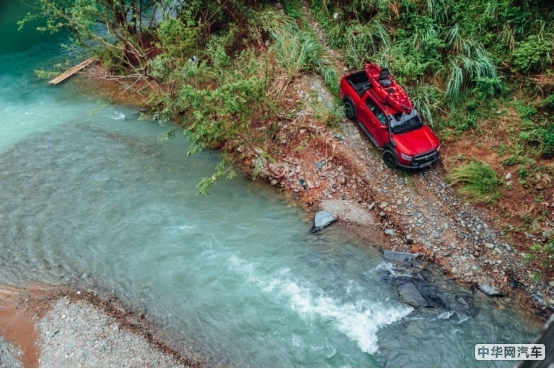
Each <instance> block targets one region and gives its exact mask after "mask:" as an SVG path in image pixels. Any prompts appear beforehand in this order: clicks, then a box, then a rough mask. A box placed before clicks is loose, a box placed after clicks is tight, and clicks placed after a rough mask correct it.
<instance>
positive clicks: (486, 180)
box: [448, 161, 502, 203]
mask: <svg viewBox="0 0 554 369" xmlns="http://www.w3.org/2000/svg"><path fill="white" fill-rule="evenodd" d="M448 180H449V181H450V183H451V184H458V185H460V187H459V189H458V192H459V193H460V195H462V196H463V197H465V198H466V199H467V200H469V201H473V202H481V203H490V202H494V201H496V200H498V199H499V198H500V192H499V189H500V186H501V185H502V182H500V180H499V179H498V177H497V175H496V173H495V171H494V170H493V169H492V168H491V167H490V166H489V165H487V164H485V163H483V162H479V161H472V162H470V163H468V164H464V165H462V166H460V167H458V168H456V169H454V170H453V171H452V173H450V174H449V175H448Z"/></svg>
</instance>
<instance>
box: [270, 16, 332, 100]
mask: <svg viewBox="0 0 554 369" xmlns="http://www.w3.org/2000/svg"><path fill="white" fill-rule="evenodd" d="M271 34H272V36H273V38H274V39H275V43H274V44H273V46H272V47H271V51H272V52H273V54H274V55H275V57H276V59H277V61H278V62H279V64H280V65H281V67H282V68H283V70H284V71H285V72H286V73H287V75H288V76H289V77H291V78H295V77H299V76H300V75H302V74H304V73H310V72H311V73H317V74H319V75H320V76H321V77H322V78H323V80H324V82H325V85H326V86H327V88H328V89H329V91H330V92H331V93H332V94H333V96H338V94H339V81H340V77H339V74H338V72H337V70H336V69H335V68H334V67H333V65H332V63H331V62H330V61H329V60H328V59H327V58H325V56H324V55H323V47H322V46H321V44H320V43H319V40H318V39H317V37H316V36H315V35H314V34H313V33H311V32H308V31H305V30H301V29H299V28H298V26H296V25H295V24H292V23H287V24H284V25H282V26H281V27H279V28H275V29H273V30H271Z"/></svg>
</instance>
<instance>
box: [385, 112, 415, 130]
mask: <svg viewBox="0 0 554 369" xmlns="http://www.w3.org/2000/svg"><path fill="white" fill-rule="evenodd" d="M390 124H391V129H392V131H393V132H394V133H403V132H408V131H411V130H413V129H416V128H419V127H421V126H422V125H423V123H422V122H421V119H420V118H419V115H418V114H417V110H415V109H412V111H411V113H410V114H404V113H402V115H400V116H399V115H393V117H392V119H391V120H390Z"/></svg>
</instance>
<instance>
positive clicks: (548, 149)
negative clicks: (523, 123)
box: [520, 124, 554, 157]
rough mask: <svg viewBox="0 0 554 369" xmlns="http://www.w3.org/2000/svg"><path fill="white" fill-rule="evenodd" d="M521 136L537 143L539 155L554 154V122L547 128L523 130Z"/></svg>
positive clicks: (532, 142) (534, 143)
mask: <svg viewBox="0 0 554 369" xmlns="http://www.w3.org/2000/svg"><path fill="white" fill-rule="evenodd" d="M520 138H521V139H522V140H524V141H526V142H528V143H530V144H532V145H535V146H536V147H537V150H538V154H539V155H542V156H546V157H551V156H552V155H554V124H549V125H548V126H546V127H545V128H535V129H533V130H530V131H526V132H521V133H520Z"/></svg>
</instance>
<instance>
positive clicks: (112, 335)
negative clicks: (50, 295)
mask: <svg viewBox="0 0 554 369" xmlns="http://www.w3.org/2000/svg"><path fill="white" fill-rule="evenodd" d="M37 326H38V329H39V331H40V341H41V342H39V344H38V345H39V348H40V352H41V356H40V367H111V368H124V367H125V368H126V367H131V368H132V367H135V368H138V367H183V365H182V364H181V363H180V362H179V361H178V360H177V359H175V358H174V357H172V356H170V355H168V354H165V353H163V352H161V351H160V350H158V349H156V348H155V347H154V346H153V345H151V344H150V343H149V342H148V341H147V340H146V338H144V337H142V336H139V335H137V334H135V333H133V332H130V331H128V330H125V329H121V327H120V326H119V325H118V324H117V322H116V321H115V319H114V318H112V317H110V316H108V315H106V314H103V313H100V312H99V311H97V310H96V309H95V308H94V306H92V305H91V304H89V303H85V302H79V301H77V302H70V301H69V300H68V299H66V298H62V299H59V300H58V301H56V302H55V303H54V305H53V307H52V309H51V310H50V311H49V312H48V313H47V314H46V315H45V316H44V317H43V318H42V319H41V320H40V321H39V322H38V324H37ZM0 342H1V341H0ZM1 347H2V346H1V345H0V350H2V349H1ZM2 360H3V355H2V357H0V363H2V362H3V361H2ZM8 366H11V365H8Z"/></svg>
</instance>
